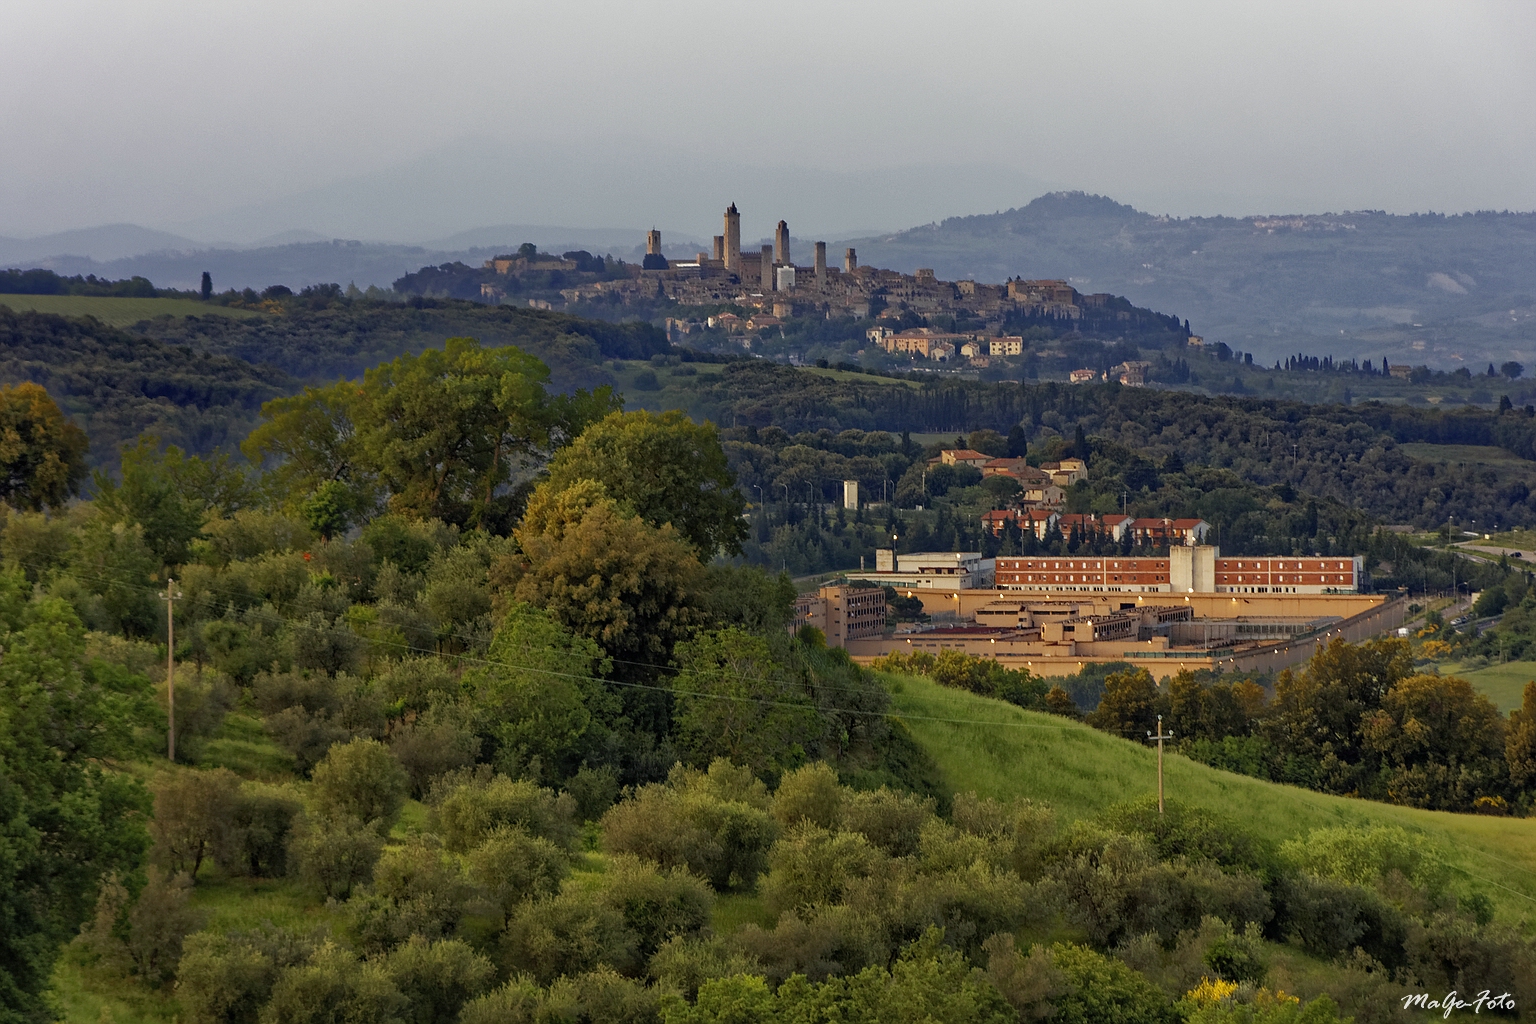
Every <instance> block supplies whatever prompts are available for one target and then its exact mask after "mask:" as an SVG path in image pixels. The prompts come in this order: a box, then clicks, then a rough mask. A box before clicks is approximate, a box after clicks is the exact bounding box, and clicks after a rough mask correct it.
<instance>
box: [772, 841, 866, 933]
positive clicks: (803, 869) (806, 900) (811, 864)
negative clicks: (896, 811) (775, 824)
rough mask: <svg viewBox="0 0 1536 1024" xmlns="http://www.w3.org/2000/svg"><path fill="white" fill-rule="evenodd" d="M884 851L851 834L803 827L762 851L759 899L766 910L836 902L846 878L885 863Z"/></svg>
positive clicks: (808, 906)
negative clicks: (764, 870) (763, 863)
mask: <svg viewBox="0 0 1536 1024" xmlns="http://www.w3.org/2000/svg"><path fill="white" fill-rule="evenodd" d="M886 860H887V858H886V856H885V854H883V853H881V852H880V851H879V850H877V849H876V848H875V847H874V846H873V845H871V843H870V842H869V840H868V839H865V838H864V837H863V836H862V835H860V834H858V833H857V832H828V831H827V830H826V829H820V828H815V827H814V826H804V827H802V828H800V829H798V830H796V831H795V832H792V833H790V834H789V835H787V836H785V837H784V838H783V839H781V840H779V841H778V842H777V843H775V844H774V846H773V849H772V850H770V851H769V852H768V877H767V878H765V879H764V880H763V903H764V905H766V906H767V907H768V909H769V911H770V912H771V913H775V914H781V913H784V912H785V911H788V910H801V909H804V908H814V907H824V906H830V905H832V904H835V903H838V902H840V901H841V900H842V897H843V893H844V891H845V890H846V889H847V887H848V885H849V883H850V882H852V881H853V880H854V879H856V878H867V877H869V876H870V875H871V874H873V873H874V872H876V871H878V870H880V869H881V868H883V867H884V866H885V862H886Z"/></svg>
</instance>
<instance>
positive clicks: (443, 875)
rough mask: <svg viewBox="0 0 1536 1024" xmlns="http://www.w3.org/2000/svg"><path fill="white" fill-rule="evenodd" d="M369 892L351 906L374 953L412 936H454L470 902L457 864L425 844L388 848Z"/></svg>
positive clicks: (355, 926)
mask: <svg viewBox="0 0 1536 1024" xmlns="http://www.w3.org/2000/svg"><path fill="white" fill-rule="evenodd" d="M369 889H370V891H369V892H368V893H367V895H366V896H362V897H354V898H353V899H352V900H350V901H349V902H348V904H347V906H348V910H349V912H350V914H351V917H352V922H353V930H354V931H355V932H356V934H357V935H358V937H359V940H360V941H361V943H362V945H363V947H364V948H365V949H367V950H369V951H370V952H376V951H378V950H381V949H388V948H389V947H391V946H393V945H395V944H397V943H400V942H404V941H405V940H406V939H407V938H410V937H411V936H419V937H422V938H426V939H438V938H441V937H443V936H445V935H448V934H450V933H451V932H452V931H453V930H454V928H455V926H456V925H457V924H458V922H459V918H461V917H462V916H463V915H464V911H465V904H466V903H467V902H468V901H469V897H470V885H469V882H468V880H467V879H466V878H465V877H464V871H463V868H462V867H461V866H460V864H459V861H458V859H457V858H453V857H449V856H445V855H444V854H443V852H442V851H441V850H439V849H438V848H436V847H435V846H434V845H433V844H432V843H430V842H427V841H425V840H422V839H416V840H414V841H412V842H409V843H406V844H404V845H402V846H392V847H390V848H388V849H386V850H385V851H384V852H383V854H382V855H381V856H380V857H379V859H378V861H377V862H376V863H375V864H374V866H373V881H372V884H371V885H370V887H369Z"/></svg>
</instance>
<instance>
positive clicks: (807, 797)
mask: <svg viewBox="0 0 1536 1024" xmlns="http://www.w3.org/2000/svg"><path fill="white" fill-rule="evenodd" d="M773 816H774V817H775V818H776V819H778V822H779V824H780V825H783V826H784V827H785V828H790V827H793V826H795V825H799V824H802V823H807V824H811V825H815V826H817V827H819V828H825V829H836V828H837V827H838V826H839V825H840V824H842V819H843V790H842V787H841V786H839V785H838V782H837V773H836V772H834V771H833V770H832V769H831V768H829V767H827V765H826V764H824V763H823V762H820V761H818V762H816V763H815V764H808V765H806V766H804V767H803V768H796V769H795V770H794V771H792V772H790V773H788V774H787V775H785V776H784V778H783V780H782V781H781V782H780V783H779V788H778V791H777V792H776V793H774V794H773Z"/></svg>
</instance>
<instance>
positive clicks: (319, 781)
mask: <svg viewBox="0 0 1536 1024" xmlns="http://www.w3.org/2000/svg"><path fill="white" fill-rule="evenodd" d="M408 785H409V780H408V779H407V778H406V775H405V770H404V769H403V768H401V767H400V762H399V761H396V760H395V757H394V755H393V754H391V753H390V752H389V748H388V747H386V746H384V744H382V743H380V742H379V741H378V740H369V739H355V740H352V741H351V742H350V743H339V744H337V745H336V746H334V747H332V748H331V749H330V752H329V753H327V754H326V755H325V758H324V760H322V761H321V762H320V763H319V764H317V765H315V771H314V775H313V778H312V782H311V785H310V799H311V801H313V803H314V806H315V810H316V811H317V812H318V813H319V814H320V815H321V816H322V817H342V816H346V817H352V818H356V819H358V820H359V821H362V822H364V823H369V824H371V823H375V822H376V823H378V825H379V827H380V830H381V831H387V830H388V829H389V827H390V826H391V825H393V824H394V822H395V818H397V817H398V816H399V814H400V808H401V806H402V805H403V804H404V803H405V794H406V789H407V787H408Z"/></svg>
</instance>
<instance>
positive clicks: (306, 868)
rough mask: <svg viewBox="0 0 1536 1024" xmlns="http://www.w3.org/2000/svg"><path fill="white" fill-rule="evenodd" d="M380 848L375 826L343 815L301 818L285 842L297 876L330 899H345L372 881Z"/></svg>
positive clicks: (382, 847)
mask: <svg viewBox="0 0 1536 1024" xmlns="http://www.w3.org/2000/svg"><path fill="white" fill-rule="evenodd" d="M383 849H384V839H383V837H382V836H380V835H379V830H378V828H377V826H376V825H374V824H364V823H363V822H361V821H359V820H358V819H356V818H353V817H348V816H346V815H342V816H340V817H335V818H326V817H319V816H310V815H304V816H302V817H301V818H300V819H299V820H298V822H297V824H296V825H295V827H294V830H293V835H292V837H291V838H290V839H289V842H288V854H289V857H290V858H291V860H292V861H293V863H294V864H295V866H296V867H297V868H298V872H299V877H300V878H302V879H303V880H304V881H305V882H306V883H307V884H308V885H309V886H310V887H311V888H313V889H315V890H317V891H319V893H320V894H321V895H323V896H325V897H327V898H329V899H343V900H344V899H346V898H347V897H348V896H350V895H351V894H352V890H353V888H355V887H356V886H358V885H360V884H361V883H363V882H366V881H367V880H368V879H369V878H371V877H372V876H373V865H374V863H375V862H377V861H378V859H379V854H380V852H381V851H382V850H383Z"/></svg>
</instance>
